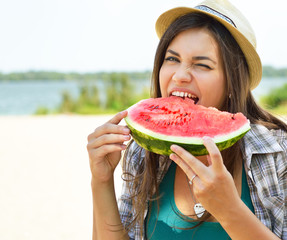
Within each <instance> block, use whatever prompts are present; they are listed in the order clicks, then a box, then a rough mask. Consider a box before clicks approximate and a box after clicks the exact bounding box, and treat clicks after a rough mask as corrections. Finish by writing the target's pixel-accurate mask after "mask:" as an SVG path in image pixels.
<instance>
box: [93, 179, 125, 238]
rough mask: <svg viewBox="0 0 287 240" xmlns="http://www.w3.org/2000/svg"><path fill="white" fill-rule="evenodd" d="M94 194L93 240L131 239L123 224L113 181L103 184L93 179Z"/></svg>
mask: <svg viewBox="0 0 287 240" xmlns="http://www.w3.org/2000/svg"><path fill="white" fill-rule="evenodd" d="M92 194H93V240H96V239H101V240H102V239H103V240H105V239H108V240H112V239H116V240H119V239H129V238H128V236H127V234H126V233H124V230H123V225H122V223H121V219H120V215H119V210H118V206H117V201H116V196H115V191H114V182H113V180H111V181H110V182H107V183H104V184H103V183H101V182H99V181H97V180H95V179H92Z"/></svg>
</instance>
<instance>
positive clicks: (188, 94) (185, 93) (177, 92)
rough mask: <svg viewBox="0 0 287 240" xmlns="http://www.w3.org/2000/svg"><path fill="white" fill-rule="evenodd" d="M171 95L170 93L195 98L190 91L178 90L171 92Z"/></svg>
mask: <svg viewBox="0 0 287 240" xmlns="http://www.w3.org/2000/svg"><path fill="white" fill-rule="evenodd" d="M171 95H172V96H178V97H189V98H197V96H195V95H192V94H191V93H187V92H179V91H175V92H172V93H171Z"/></svg>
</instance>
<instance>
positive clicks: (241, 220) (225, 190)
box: [170, 138, 279, 240]
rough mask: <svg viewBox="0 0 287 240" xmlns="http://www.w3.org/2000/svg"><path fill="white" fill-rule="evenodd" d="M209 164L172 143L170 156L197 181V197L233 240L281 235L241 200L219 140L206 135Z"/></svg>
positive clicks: (194, 186)
mask: <svg viewBox="0 0 287 240" xmlns="http://www.w3.org/2000/svg"><path fill="white" fill-rule="evenodd" d="M204 145H205V146H206V148H207V150H208V152H209V156H208V162H209V165H208V166H205V165H204V164H203V163H202V162H200V161H199V160H198V159H197V158H195V157H194V156H192V155H191V154H190V153H188V152H187V151H185V150H184V149H183V148H181V147H179V146H174V145H173V146H172V147H171V150H172V151H173V152H174V153H173V154H171V155H170V158H171V159H172V160H173V161H175V162H176V164H178V165H179V166H180V167H181V168H182V169H183V171H184V172H185V173H186V175H187V176H188V177H189V179H191V178H192V177H193V176H194V175H195V174H196V175H197V177H196V178H194V180H193V184H192V186H193V189H194V194H195V196H196V198H197V199H198V200H199V202H200V203H201V204H202V205H203V206H204V208H205V209H206V210H207V211H209V212H210V214H212V216H213V217H215V218H216V219H217V221H218V222H219V223H220V224H221V225H222V227H223V228H224V229H225V231H226V232H227V233H228V234H229V236H230V237H231V238H232V239H233V240H249V239H250V240H253V239H268V240H269V239H270V240H273V239H274V240H275V239H276V240H278V239H279V238H278V237H277V236H276V235H275V234H274V233H272V232H271V231H270V230H269V229H268V228H267V227H266V226H265V225H264V224H263V223H261V222H260V221H259V220H258V219H257V218H256V216H255V215H254V214H253V213H252V212H251V211H250V210H249V209H248V207H247V206H246V205H245V204H244V203H243V202H242V201H241V199H240V197H239V195H238V193H237V189H236V186H235V184H234V180H233V178H232V176H231V174H230V173H229V172H228V171H227V169H226V168H225V166H224V164H223V160H222V157H221V154H220V151H219V150H218V148H217V146H216V145H215V143H214V142H213V141H212V140H211V139H210V138H205V140H204Z"/></svg>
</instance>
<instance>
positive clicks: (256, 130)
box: [243, 124, 283, 167]
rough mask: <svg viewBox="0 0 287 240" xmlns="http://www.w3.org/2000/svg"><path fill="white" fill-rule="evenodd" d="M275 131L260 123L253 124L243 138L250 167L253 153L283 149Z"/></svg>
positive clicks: (266, 152) (274, 151)
mask: <svg viewBox="0 0 287 240" xmlns="http://www.w3.org/2000/svg"><path fill="white" fill-rule="evenodd" d="M274 131H276V130H268V129H267V128H266V127H264V126H262V125H259V124H251V129H250V131H249V132H247V133H246V134H245V136H244V138H243V141H244V148H245V154H246V155H245V159H246V163H247V166H248V167H249V166H250V164H251V157H252V155H253V154H268V153H276V152H281V151H283V149H282V147H281V146H280V145H279V144H278V142H277V140H276V138H275V136H274V135H273V132H274ZM243 152H244V151H243Z"/></svg>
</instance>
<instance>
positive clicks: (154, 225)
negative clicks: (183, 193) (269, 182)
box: [145, 162, 254, 240]
mask: <svg viewBox="0 0 287 240" xmlns="http://www.w3.org/2000/svg"><path fill="white" fill-rule="evenodd" d="M175 171H176V164H175V163H174V162H172V163H171V166H170V168H169V169H168V172H167V173H166V175H165V177H164V179H163V181H162V182H161V184H160V186H159V193H160V195H161V198H160V199H159V213H158V218H157V211H158V207H157V202H156V201H152V202H151V204H150V207H149V213H148V216H147V218H146V222H145V224H146V238H147V239H148V240H161V239H165V240H176V239H180V240H184V239H188V240H191V239H194V240H205V239H207V240H209V239H213V240H217V239H220V240H222V239H231V238H230V237H229V236H228V234H227V233H226V232H225V230H224V229H223V228H222V227H221V225H220V224H219V223H218V222H204V223H202V224H201V225H200V226H198V227H196V228H194V229H187V228H191V227H193V226H195V225H196V224H198V222H188V221H185V220H184V218H183V217H181V216H180V215H179V214H178V213H180V211H179V209H178V208H177V206H176V204H175V201H174V191H173V189H174V179H175ZM241 199H242V201H243V202H244V203H245V204H246V205H247V206H248V207H249V209H250V210H251V211H252V212H253V213H254V208H253V205H252V202H251V198H250V192H249V187H248V184H247V179H246V174H245V171H244V169H243V171H242V193H241Z"/></svg>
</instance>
